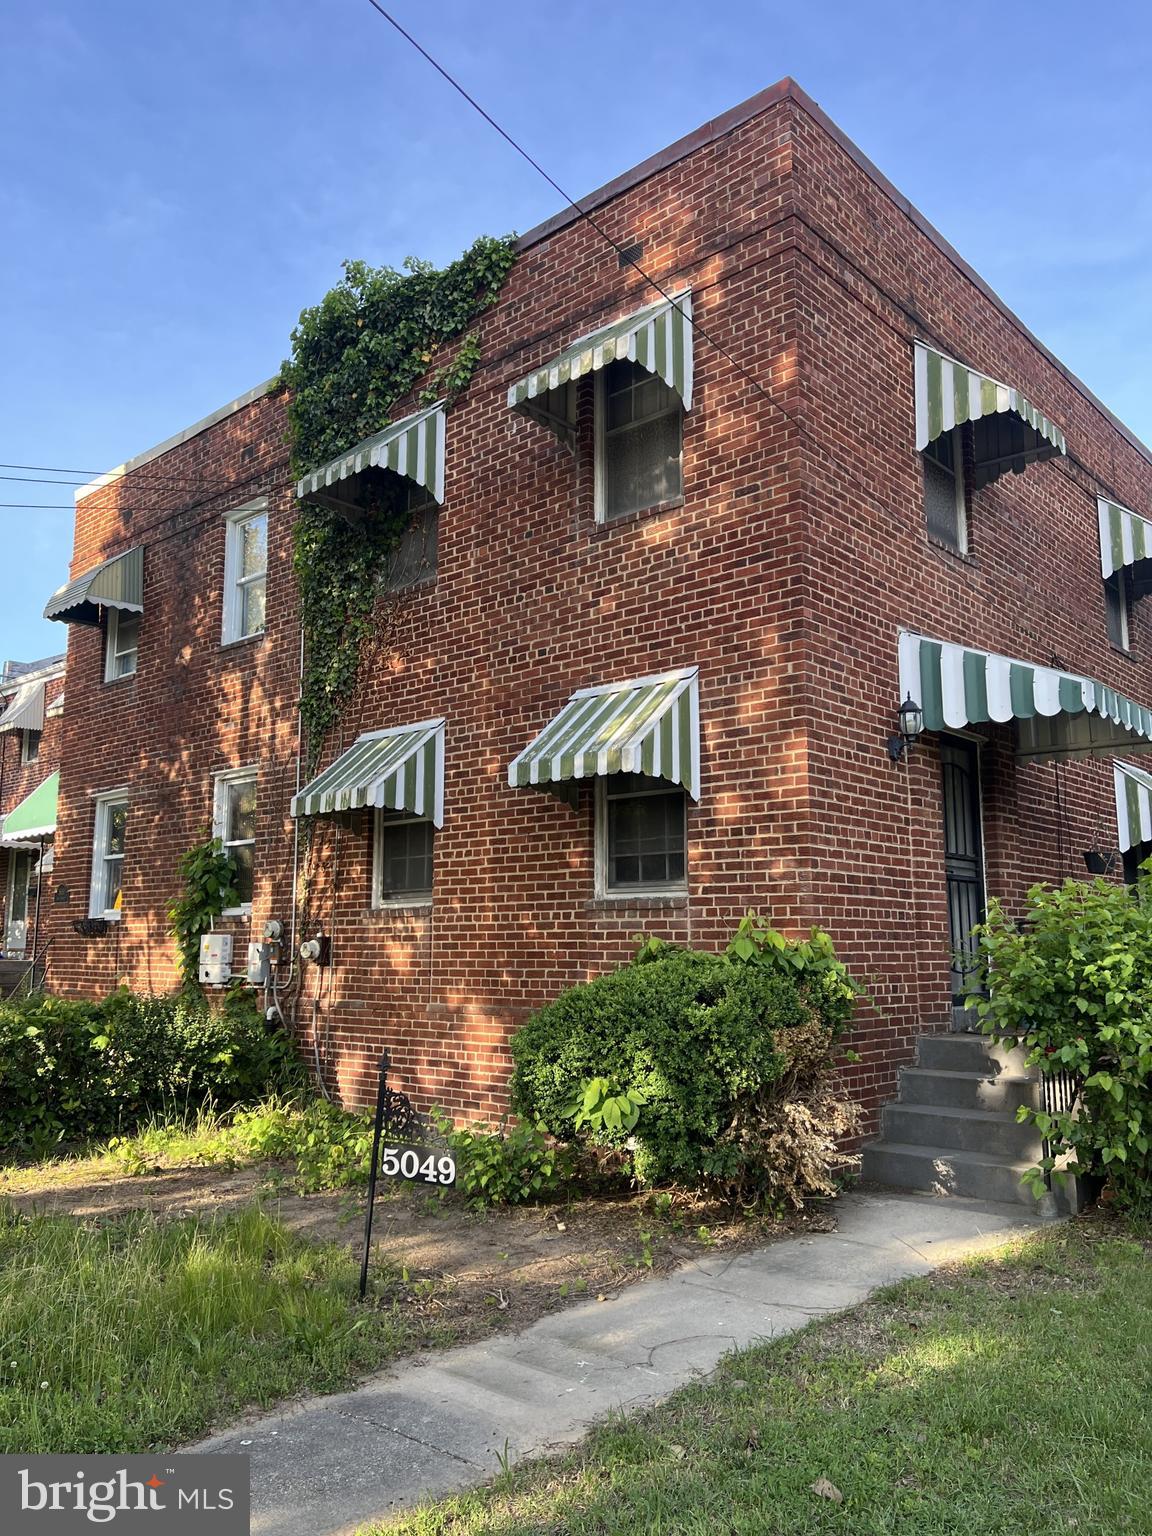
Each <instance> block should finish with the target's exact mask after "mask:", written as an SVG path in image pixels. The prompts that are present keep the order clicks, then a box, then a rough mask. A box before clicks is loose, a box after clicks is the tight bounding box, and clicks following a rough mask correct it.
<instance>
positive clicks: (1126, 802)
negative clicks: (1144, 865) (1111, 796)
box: [1114, 763, 1152, 853]
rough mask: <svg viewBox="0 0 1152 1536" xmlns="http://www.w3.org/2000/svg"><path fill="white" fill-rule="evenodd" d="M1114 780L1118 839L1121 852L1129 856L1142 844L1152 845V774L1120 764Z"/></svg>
mask: <svg viewBox="0 0 1152 1536" xmlns="http://www.w3.org/2000/svg"><path fill="white" fill-rule="evenodd" d="M1114 777H1115V780H1116V833H1117V839H1118V841H1119V844H1120V852H1121V853H1127V852H1128V850H1129V849H1130V848H1135V847H1137V846H1138V845H1139V844H1140V843H1152V773H1146V772H1145V771H1144V769H1143V768H1134V767H1133V766H1132V764H1131V763H1117V764H1116V765H1115V770H1114Z"/></svg>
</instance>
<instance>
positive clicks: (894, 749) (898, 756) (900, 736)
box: [888, 694, 924, 763]
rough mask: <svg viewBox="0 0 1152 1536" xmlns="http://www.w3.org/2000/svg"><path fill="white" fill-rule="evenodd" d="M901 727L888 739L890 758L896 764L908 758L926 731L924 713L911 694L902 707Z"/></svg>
mask: <svg viewBox="0 0 1152 1536" xmlns="http://www.w3.org/2000/svg"><path fill="white" fill-rule="evenodd" d="M899 725H900V730H899V732H898V733H896V734H894V735H892V736H889V738H888V756H889V757H890V758H891V759H892V761H893V762H894V763H899V762H902V761H903V759H904V758H905V757H907V755H908V753H909V752H910V751H911V750H912V747H913V745H914V744H915V742H916V740H917V738H918V737H919V736H920V735H921V734H922V732H923V730H924V711H923V710H922V709H921V708H920V706H919V704H917V703H916V700H915V699H914V698H913V697H912V695H911V694H909V695H908V697H907V698H906V699H905V700H904V702H903V704H901V706H900V715H899Z"/></svg>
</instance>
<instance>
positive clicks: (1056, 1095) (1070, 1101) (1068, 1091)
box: [1040, 1068, 1080, 1189]
mask: <svg viewBox="0 0 1152 1536" xmlns="http://www.w3.org/2000/svg"><path fill="white" fill-rule="evenodd" d="M1079 1097H1080V1076H1079V1074H1078V1073H1076V1072H1069V1071H1068V1070H1067V1068H1061V1070H1060V1071H1059V1072H1041V1074H1040V1105H1041V1108H1042V1109H1043V1111H1044V1113H1045V1114H1046V1115H1066V1114H1069V1113H1070V1112H1071V1111H1072V1110H1073V1109H1075V1108H1076V1101H1077V1099H1078V1098H1079ZM1043 1150H1044V1157H1045V1159H1047V1158H1049V1157H1051V1155H1052V1144H1051V1142H1050V1141H1049V1140H1048V1138H1047V1136H1045V1138H1044V1149H1043ZM1044 1182H1045V1184H1047V1186H1048V1188H1049V1189H1051V1188H1052V1172H1051V1170H1050V1169H1049V1170H1048V1171H1047V1172H1046V1173H1045V1174H1044Z"/></svg>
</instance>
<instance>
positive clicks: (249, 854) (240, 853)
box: [212, 768, 256, 917]
mask: <svg viewBox="0 0 1152 1536" xmlns="http://www.w3.org/2000/svg"><path fill="white" fill-rule="evenodd" d="M212 831H213V835H214V836H216V837H218V838H219V839H220V841H221V843H222V844H223V845H224V848H225V850H226V851H227V852H228V853H230V854H231V855H232V857H233V859H235V861H236V884H237V886H238V888H239V891H240V904H239V906H236V907H228V908H226V909H225V910H226V912H227V913H228V914H229V915H231V916H234V917H235V916H239V915H241V914H244V913H248V912H251V910H252V890H253V884H254V879H255V859H256V770H255V768H237V769H235V770H234V771H232V772H230V773H221V774H217V776H216V789H215V794H214V797H213V806H212Z"/></svg>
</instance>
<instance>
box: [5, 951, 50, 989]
mask: <svg viewBox="0 0 1152 1536" xmlns="http://www.w3.org/2000/svg"><path fill="white" fill-rule="evenodd" d="M51 948H52V940H51V938H48V939H46V940H45V941H44V945H43V947H42V948H41V950H40V953H39V954H37V955H33V956H32V959H31V960H30V961H29V962H28V964H27V965H26V966H25V967H24V969H23V970H22V971H21V972H20V975H19V976H18V977H17V979H16V981H15V982H14V983H13V985H12V986H11V987H10V988H9V989H8V996H9V997H28V996H30V995H31V994H32V993H33V992H39V990H40V988H41V987H42V986H43V985H44V974H45V966H44V962H45V959H46V958H47V955H48V951H49V950H50V949H51ZM37 972H39V980H37Z"/></svg>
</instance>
